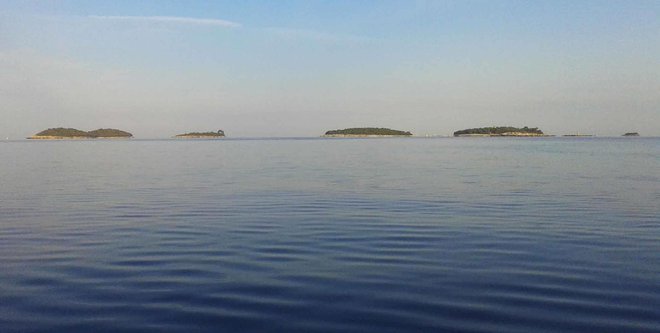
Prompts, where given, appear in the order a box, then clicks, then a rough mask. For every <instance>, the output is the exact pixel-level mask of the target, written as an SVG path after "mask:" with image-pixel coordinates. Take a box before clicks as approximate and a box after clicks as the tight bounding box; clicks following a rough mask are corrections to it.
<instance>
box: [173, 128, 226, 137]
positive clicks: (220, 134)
mask: <svg viewBox="0 0 660 333" xmlns="http://www.w3.org/2000/svg"><path fill="white" fill-rule="evenodd" d="M174 137H175V138H181V139H219V138H224V137H225V132H224V131H223V130H218V131H217V132H190V133H185V134H178V135H175V136H174Z"/></svg>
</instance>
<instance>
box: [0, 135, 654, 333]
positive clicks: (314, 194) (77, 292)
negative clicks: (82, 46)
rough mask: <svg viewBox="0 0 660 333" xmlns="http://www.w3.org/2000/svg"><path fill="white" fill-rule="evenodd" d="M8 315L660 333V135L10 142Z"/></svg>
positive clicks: (3, 227) (262, 327) (2, 324)
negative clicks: (524, 137)
mask: <svg viewBox="0 0 660 333" xmlns="http://www.w3.org/2000/svg"><path fill="white" fill-rule="evenodd" d="M0 181H1V186H0V267H1V268H0V331H1V332H3V333H12V332H144V331H149V332H379V333H380V332H439V331H452V332H658V331H660V218H659V216H660V139H658V138H538V139H508V138H434V139H422V138H406V139H367V140H359V139H358V140H356V139H278V140H275V139H259V140H248V139H245V140H237V139H224V140H199V141H177V140H126V141H111V140H108V141H104V140H99V141H57V142H54V141H49V142H31V141H4V142H0Z"/></svg>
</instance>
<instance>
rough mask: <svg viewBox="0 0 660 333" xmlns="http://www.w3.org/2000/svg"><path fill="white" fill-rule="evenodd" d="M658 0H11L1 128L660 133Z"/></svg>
mask: <svg viewBox="0 0 660 333" xmlns="http://www.w3.org/2000/svg"><path fill="white" fill-rule="evenodd" d="M659 16H660V2H657V1H635V2H621V1H580V2H573V1H538V2H519V1H414V2H412V1H410V2H409V1H373V2H363V3H355V2H352V1H332V2H325V1H278V2H272V3H271V2H259V1H244V2H240V3H234V2H224V1H223V2H211V3H194V5H193V4H190V3H188V2H176V1H159V2H112V3H108V2H89V1H54V2H38V1H3V2H2V3H1V4H0V115H1V116H2V120H3V121H2V122H0V136H1V137H2V138H4V137H10V138H13V139H18V138H24V137H27V136H30V135H33V134H35V133H37V132H39V131H41V130H44V129H46V128H52V127H73V128H78V129H81V130H93V129H97V128H100V127H103V128H108V127H110V128H118V129H122V130H126V131H129V132H131V133H133V135H135V136H136V137H138V138H161V137H168V136H171V135H174V134H179V133H184V132H190V131H215V130H218V129H223V130H224V131H225V132H226V133H227V135H228V136H230V137H271V136H272V137H294V136H318V135H321V134H323V133H324V132H325V131H327V130H332V129H338V128H348V127H388V128H394V129H400V130H407V131H411V132H412V133H414V134H415V135H418V136H424V135H451V134H452V133H453V132H454V131H456V130H460V129H464V128H473V127H482V126H505V125H511V126H520V127H522V126H530V127H539V128H540V129H542V130H543V131H544V132H546V133H548V134H556V135H563V134H573V133H585V134H594V135H598V136H619V135H621V134H623V133H625V132H639V133H640V134H641V135H642V136H660V33H659V31H660V20H658V19H657V18H658V17H659Z"/></svg>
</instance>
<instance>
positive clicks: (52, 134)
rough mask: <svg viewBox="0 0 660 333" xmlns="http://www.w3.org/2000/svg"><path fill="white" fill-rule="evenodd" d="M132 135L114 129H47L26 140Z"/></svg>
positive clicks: (131, 135)
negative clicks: (87, 130)
mask: <svg viewBox="0 0 660 333" xmlns="http://www.w3.org/2000/svg"><path fill="white" fill-rule="evenodd" d="M132 137H133V134H131V133H129V132H126V131H122V130H118V129H114V128H99V129H97V130H93V131H89V132H85V131H81V130H79V129H75V128H64V127H58V128H49V129H47V130H43V131H41V132H39V133H37V134H35V135H34V136H31V137H29V138H28V139H69V138H71V139H76V138H80V139H96V138H132Z"/></svg>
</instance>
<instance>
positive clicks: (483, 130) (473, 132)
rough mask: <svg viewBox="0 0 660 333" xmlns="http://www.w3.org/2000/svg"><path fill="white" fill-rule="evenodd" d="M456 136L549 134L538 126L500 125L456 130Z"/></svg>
mask: <svg viewBox="0 0 660 333" xmlns="http://www.w3.org/2000/svg"><path fill="white" fill-rule="evenodd" d="M454 136H477V137H479V136H516V137H530V136H549V135H545V134H543V131H541V130H540V129H538V127H531V128H530V127H527V126H525V127H523V128H517V127H511V126H500V127H480V128H468V129H464V130H460V131H456V132H454Z"/></svg>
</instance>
